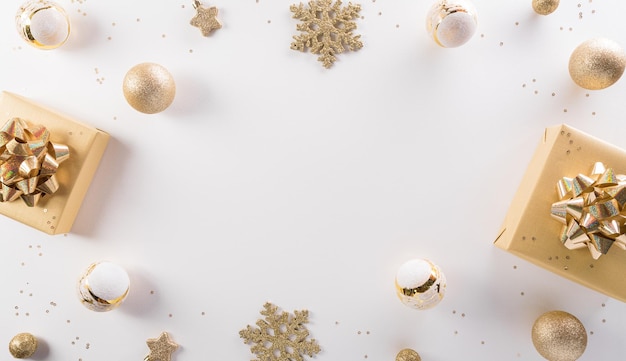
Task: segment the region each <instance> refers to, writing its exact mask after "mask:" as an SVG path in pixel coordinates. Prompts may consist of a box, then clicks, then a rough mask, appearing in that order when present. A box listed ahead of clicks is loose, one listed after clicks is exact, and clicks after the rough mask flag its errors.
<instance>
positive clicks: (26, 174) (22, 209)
mask: <svg viewBox="0 0 626 361" xmlns="http://www.w3.org/2000/svg"><path fill="white" fill-rule="evenodd" d="M3 123H4V126H2V128H1V129H0V187H2V189H1V192H0V213H1V214H3V215H5V216H7V217H10V218H13V219H15V220H17V221H19V222H22V223H24V224H26V225H29V226H31V227H34V228H36V229H38V230H40V231H43V232H45V233H48V234H59V233H67V232H69V231H70V229H71V228H72V224H73V223H74V219H75V218H76V215H77V214H78V210H79V208H80V205H81V203H82V201H83V198H84V197H85V194H86V192H87V189H88V187H89V184H90V183H91V180H92V178H93V176H94V174H95V172H96V169H97V168H98V164H99V163H100V159H101V158H102V155H103V154H104V150H105V149H106V146H107V143H108V141H109V135H108V134H107V133H105V132H103V131H101V130H98V129H95V128H93V127H90V126H87V125H84V124H81V123H79V122H76V121H74V120H72V119H70V118H68V117H66V116H63V115H61V114H59V113H57V112H55V111H53V110H50V109H46V108H44V107H41V106H39V105H37V104H34V103H33V102H31V101H30V100H28V99H25V98H23V97H20V96H18V95H15V94H11V93H7V92H2V93H1V94H0V125H2V124H3ZM61 163H62V164H61ZM20 199H21V200H20Z"/></svg>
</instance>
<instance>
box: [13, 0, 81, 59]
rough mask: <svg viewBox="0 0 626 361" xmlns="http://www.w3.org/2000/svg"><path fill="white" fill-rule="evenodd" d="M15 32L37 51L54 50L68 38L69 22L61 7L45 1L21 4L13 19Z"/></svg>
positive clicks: (39, 0)
mask: <svg viewBox="0 0 626 361" xmlns="http://www.w3.org/2000/svg"><path fill="white" fill-rule="evenodd" d="M15 23H16V26H17V31H18V32H19V34H20V36H21V37H22V38H23V39H24V40H25V41H26V42H27V43H29V44H30V45H32V46H34V47H36V48H38V49H44V50H49V49H55V48H58V47H59V46H61V45H63V44H64V43H65V41H66V40H67V39H68V38H69V36H70V20H69V18H68V16H67V14H66V13H65V10H64V9H63V8H62V7H61V5H59V4H57V3H55V2H52V1H47V0H31V1H28V2H26V3H25V4H23V5H22V6H21V7H20V8H19V10H18V12H17V15H16V17H15Z"/></svg>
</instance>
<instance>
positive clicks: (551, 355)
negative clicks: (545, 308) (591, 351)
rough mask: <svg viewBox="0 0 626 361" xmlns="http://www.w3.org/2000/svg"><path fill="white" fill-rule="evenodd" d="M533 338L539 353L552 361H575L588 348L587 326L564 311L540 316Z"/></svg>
mask: <svg viewBox="0 0 626 361" xmlns="http://www.w3.org/2000/svg"><path fill="white" fill-rule="evenodd" d="M532 338H533V344H534V345H535V348H536V349H537V352H539V354H541V356H543V357H544V358H546V359H547V360H550V361H575V360H577V359H578V358H579V357H580V356H582V354H583V353H584V352H585V348H587V331H586V330H585V326H583V324H582V323H581V322H580V321H579V320H578V319H577V318H576V317H575V316H574V315H572V314H570V313H567V312H564V311H551V312H547V313H544V314H543V315H541V316H539V318H537V320H536V321H535V324H534V325H533V330H532Z"/></svg>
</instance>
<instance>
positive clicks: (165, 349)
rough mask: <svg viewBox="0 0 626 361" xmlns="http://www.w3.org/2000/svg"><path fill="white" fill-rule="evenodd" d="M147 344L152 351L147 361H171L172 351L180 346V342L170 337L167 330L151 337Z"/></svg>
mask: <svg viewBox="0 0 626 361" xmlns="http://www.w3.org/2000/svg"><path fill="white" fill-rule="evenodd" d="M146 344H147V345H148V348H149V349H150V353H149V354H148V356H146V358H145V361H170V360H171V359H172V352H174V351H175V350H176V349H177V348H178V344H176V342H174V341H172V340H171V339H170V337H169V335H168V334H167V332H162V333H161V335H160V336H159V337H158V338H149V339H148V340H147V341H146Z"/></svg>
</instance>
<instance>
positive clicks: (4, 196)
mask: <svg viewBox="0 0 626 361" xmlns="http://www.w3.org/2000/svg"><path fill="white" fill-rule="evenodd" d="M69 156H70V151H69V148H68V147H67V145H64V144H54V143H52V142H51V141H50V132H49V131H48V129H46V128H45V127H44V126H42V125H29V124H28V123H27V122H26V121H25V120H23V119H20V118H12V119H10V120H9V121H8V122H7V123H6V124H4V126H3V127H2V128H1V129H0V182H1V185H2V190H1V192H0V202H11V201H14V200H16V199H17V198H19V197H21V198H22V200H24V203H26V205H27V206H29V207H34V206H35V205H36V204H37V202H39V199H40V198H41V197H42V196H44V195H46V194H52V193H54V192H56V191H57V189H59V183H58V181H57V180H56V177H55V173H56V172H57V169H58V168H59V164H60V163H61V162H63V161H65V160H67V159H68V158H69Z"/></svg>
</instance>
